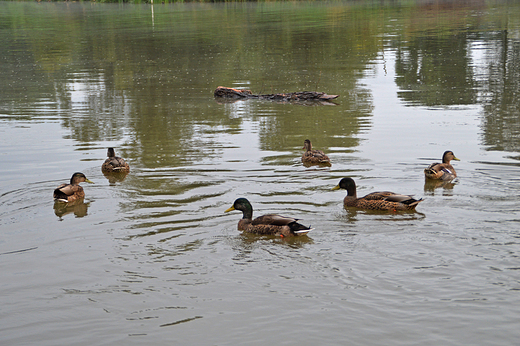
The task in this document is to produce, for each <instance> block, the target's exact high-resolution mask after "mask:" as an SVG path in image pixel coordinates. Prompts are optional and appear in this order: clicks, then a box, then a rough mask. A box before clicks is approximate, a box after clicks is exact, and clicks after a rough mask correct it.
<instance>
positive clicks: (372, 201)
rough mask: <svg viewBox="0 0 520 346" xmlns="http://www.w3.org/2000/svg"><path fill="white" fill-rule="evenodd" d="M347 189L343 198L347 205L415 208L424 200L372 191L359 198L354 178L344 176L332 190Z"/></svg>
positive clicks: (393, 208) (400, 208) (399, 208)
mask: <svg viewBox="0 0 520 346" xmlns="http://www.w3.org/2000/svg"><path fill="white" fill-rule="evenodd" d="M338 189H345V190H347V196H346V197H345V199H344V200H343V204H344V205H345V207H356V208H360V209H370V210H394V211H397V210H413V209H415V207H416V206H417V204H419V203H420V202H421V201H422V198H421V199H419V200H417V199H415V198H413V197H412V196H409V195H400V194H397V193H394V192H389V191H382V192H372V193H369V194H368V195H366V196H364V197H361V198H357V194H356V183H355V182H354V179H352V178H343V179H341V180H340V182H339V184H338V185H336V186H335V187H334V188H332V190H338Z"/></svg>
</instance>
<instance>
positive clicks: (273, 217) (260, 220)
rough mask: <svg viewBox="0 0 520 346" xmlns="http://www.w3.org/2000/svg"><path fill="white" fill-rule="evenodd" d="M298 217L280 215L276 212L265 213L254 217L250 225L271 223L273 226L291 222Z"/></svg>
mask: <svg viewBox="0 0 520 346" xmlns="http://www.w3.org/2000/svg"><path fill="white" fill-rule="evenodd" d="M296 221H298V219H295V218H293V217H287V216H281V215H277V214H266V215H262V216H259V217H257V218H256V219H254V220H253V221H252V222H251V224H252V225H273V226H286V225H288V224H290V223H292V222H296Z"/></svg>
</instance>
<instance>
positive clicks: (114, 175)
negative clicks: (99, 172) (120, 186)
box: [103, 172, 128, 186]
mask: <svg viewBox="0 0 520 346" xmlns="http://www.w3.org/2000/svg"><path fill="white" fill-rule="evenodd" d="M103 175H104V176H105V178H107V180H108V184H109V185H111V186H113V185H116V183H120V182H122V181H123V180H125V178H126V176H127V175H128V172H103Z"/></svg>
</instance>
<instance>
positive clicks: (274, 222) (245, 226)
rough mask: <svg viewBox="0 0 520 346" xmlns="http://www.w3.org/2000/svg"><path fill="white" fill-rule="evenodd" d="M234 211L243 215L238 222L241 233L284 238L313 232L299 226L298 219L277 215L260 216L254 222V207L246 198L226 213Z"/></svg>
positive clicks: (236, 202)
mask: <svg viewBox="0 0 520 346" xmlns="http://www.w3.org/2000/svg"><path fill="white" fill-rule="evenodd" d="M233 210H240V211H242V214H243V216H242V219H240V221H238V230H239V231H245V232H247V233H254V234H262V235H276V236H281V237H282V238H284V237H293V236H300V235H305V234H307V233H309V232H310V231H312V228H309V227H306V226H304V225H301V224H299V223H298V222H297V221H298V219H294V218H292V217H286V216H281V215H276V214H267V215H263V216H259V217H257V218H256V219H254V220H253V207H252V206H251V203H249V201H248V200H247V199H245V198H238V199H237V200H236V201H235V202H234V203H233V205H232V206H231V207H230V208H228V209H226V210H225V211H224V212H225V213H227V212H229V211H233Z"/></svg>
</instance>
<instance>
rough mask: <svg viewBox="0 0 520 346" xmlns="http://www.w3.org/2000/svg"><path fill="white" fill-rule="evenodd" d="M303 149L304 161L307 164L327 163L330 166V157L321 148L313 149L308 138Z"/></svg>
mask: <svg viewBox="0 0 520 346" xmlns="http://www.w3.org/2000/svg"><path fill="white" fill-rule="evenodd" d="M303 149H305V153H303V156H302V162H303V163H304V164H306V165H327V166H330V165H331V163H330V159H329V157H328V156H327V155H325V153H324V152H323V151H321V150H313V149H312V144H311V141H310V140H308V139H306V140H305V141H304V142H303Z"/></svg>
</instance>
